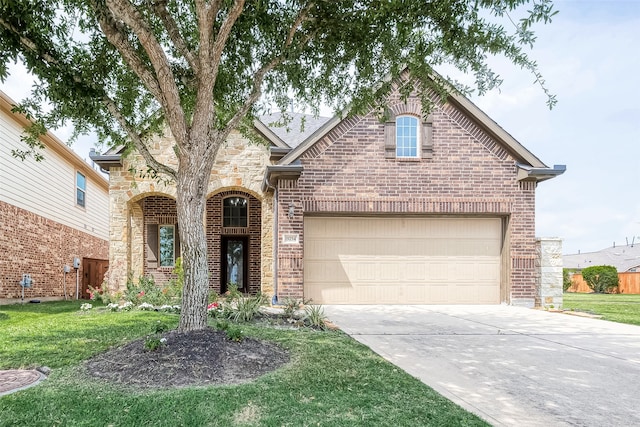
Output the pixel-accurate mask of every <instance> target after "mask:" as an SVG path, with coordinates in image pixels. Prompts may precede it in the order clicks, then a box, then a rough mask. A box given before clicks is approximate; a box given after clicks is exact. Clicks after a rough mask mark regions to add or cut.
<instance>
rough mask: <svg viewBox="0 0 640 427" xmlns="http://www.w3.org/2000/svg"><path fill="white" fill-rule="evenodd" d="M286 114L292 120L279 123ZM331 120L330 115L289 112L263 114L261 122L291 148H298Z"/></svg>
mask: <svg viewBox="0 0 640 427" xmlns="http://www.w3.org/2000/svg"><path fill="white" fill-rule="evenodd" d="M285 115H286V116H287V117H286V118H287V119H290V121H289V122H288V123H286V125H284V126H281V125H278V124H279V123H278V121H279V120H281V119H282V118H283V116H285ZM330 120H331V118H330V117H321V116H318V117H316V116H313V115H311V114H303V113H289V112H287V113H273V114H269V115H266V116H262V117H260V122H259V123H261V124H264V125H266V126H267V127H268V129H269V130H271V132H273V133H274V134H275V135H276V136H277V137H278V138H279V139H280V140H281V141H283V142H284V143H286V144H287V146H288V147H289V148H296V147H297V146H298V145H300V144H301V143H302V142H303V141H305V140H307V139H308V138H309V137H310V136H311V135H313V134H314V133H315V132H316V131H317V130H318V129H320V128H322V126H323V125H324V124H325V123H327V122H328V121H330Z"/></svg>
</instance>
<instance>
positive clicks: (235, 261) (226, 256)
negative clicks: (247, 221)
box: [220, 236, 249, 293]
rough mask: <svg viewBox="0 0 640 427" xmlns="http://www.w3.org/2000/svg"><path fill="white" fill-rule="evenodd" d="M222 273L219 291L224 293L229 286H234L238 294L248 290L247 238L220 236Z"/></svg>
mask: <svg viewBox="0 0 640 427" xmlns="http://www.w3.org/2000/svg"><path fill="white" fill-rule="evenodd" d="M221 243H222V250H221V251H220V252H221V255H222V260H221V263H220V265H221V267H222V269H221V270H222V271H221V273H222V274H220V279H221V283H220V290H221V292H222V293H225V292H226V291H227V289H228V287H229V285H230V284H233V285H236V286H237V287H238V290H239V291H240V292H245V293H246V292H247V290H248V289H249V283H248V280H249V275H248V274H247V272H248V271H249V270H248V268H247V267H248V265H249V238H248V237H247V236H222V242H221Z"/></svg>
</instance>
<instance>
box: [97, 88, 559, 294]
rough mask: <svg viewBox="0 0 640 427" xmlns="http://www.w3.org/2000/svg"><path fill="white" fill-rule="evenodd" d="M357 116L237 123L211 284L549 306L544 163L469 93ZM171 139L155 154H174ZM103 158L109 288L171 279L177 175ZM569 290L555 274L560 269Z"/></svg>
mask: <svg viewBox="0 0 640 427" xmlns="http://www.w3.org/2000/svg"><path fill="white" fill-rule="evenodd" d="M386 116H387V120H386V121H381V119H380V111H379V110H378V109H372V110H371V111H370V112H369V113H368V114H365V115H362V116H353V117H348V118H340V117H334V118H332V119H324V120H322V119H314V118H312V117H310V116H304V118H305V120H304V122H305V128H304V132H299V131H297V130H298V129H299V126H297V124H298V123H300V121H301V120H302V118H303V116H302V115H299V114H293V118H294V121H293V122H292V123H291V124H289V125H288V127H289V128H290V129H291V130H292V131H291V132H287V131H286V129H285V128H277V127H273V126H271V127H269V126H268V125H269V123H270V122H271V121H272V120H274V119H277V117H275V116H274V117H268V118H264V119H263V120H262V122H256V124H255V126H256V130H257V131H258V132H259V133H260V134H262V136H263V137H264V140H265V145H256V144H253V143H249V142H248V141H247V139H246V138H244V137H243V136H242V135H240V134H239V133H237V132H234V133H232V134H231V136H230V137H229V138H228V141H227V144H226V145H225V146H224V147H222V148H221V149H220V151H219V153H218V157H217V161H216V164H215V166H214V168H213V170H212V172H211V179H210V181H209V187H208V191H207V194H208V195H207V199H208V202H207V212H206V217H205V218H204V223H205V227H206V234H207V243H208V257H209V277H210V288H211V289H212V290H215V291H216V292H224V291H225V290H226V289H227V285H228V283H236V284H237V285H238V287H239V288H240V289H241V290H242V291H244V292H249V293H255V292H258V291H262V292H263V293H265V294H267V295H275V296H276V297H277V300H278V301H283V300H284V299H286V298H298V299H300V298H305V299H312V300H313V302H315V303H322V304H329V303H336V304H346V303H353V304H369V303H410V304H445V303H446V304H453V303H462V304H498V303H502V302H506V303H510V304H518V305H525V306H534V305H536V304H540V303H541V295H540V289H539V288H540V286H539V285H538V284H537V281H538V279H539V273H540V272H539V271H538V268H537V265H539V264H538V253H539V250H538V248H537V246H536V245H537V243H536V238H535V189H536V186H537V184H538V182H540V181H543V180H547V179H549V178H553V177H555V176H556V175H559V174H561V173H563V172H564V169H565V168H564V166H557V167H554V168H549V167H547V166H546V165H545V164H544V163H543V162H542V161H540V160H539V159H538V158H537V157H535V156H534V155H533V154H532V153H530V152H529V151H528V150H527V149H525V148H524V147H523V146H522V145H520V144H519V143H518V142H517V141H516V140H515V139H513V137H511V136H510V135H509V134H508V133H507V132H505V131H504V130H503V129H502V128H500V127H499V126H498V125H497V124H496V123H495V122H493V121H492V120H491V119H490V118H489V117H487V116H486V115H485V114H484V113H483V112H482V111H480V110H479V109H478V108H477V107H476V106H475V105H473V104H472V103H471V102H470V101H469V100H468V99H466V98H464V97H462V96H459V95H451V96H450V97H449V99H448V100H447V102H446V103H445V104H444V105H442V106H436V107H434V109H433V111H431V112H430V114H428V115H427V114H426V111H424V110H423V108H422V106H421V103H420V99H419V97H418V96H416V94H412V95H411V96H409V98H408V99H406V100H403V99H402V97H401V95H400V94H399V92H398V91H397V88H396V90H395V91H394V92H393V93H392V94H391V96H390V97H389V98H388V111H387V114H386ZM171 146H172V143H171V138H170V137H169V136H167V137H164V138H158V139H156V140H155V144H154V146H153V147H152V152H153V153H154V154H155V155H157V156H158V158H159V159H160V161H163V162H167V163H169V164H172V165H175V164H176V159H175V158H174V154H173V151H172V148H171ZM92 158H93V159H94V161H95V162H96V163H98V164H100V165H101V166H102V167H104V168H105V169H109V171H110V194H111V225H110V229H111V234H110V241H111V245H110V265H111V269H110V271H109V279H108V282H109V286H110V287H111V289H113V290H116V289H123V287H124V286H125V283H126V280H127V277H128V276H129V275H133V277H138V276H141V275H152V276H154V277H156V279H157V280H159V281H164V280H167V279H168V278H170V277H171V274H172V273H171V272H172V268H173V263H174V260H175V258H176V257H177V256H179V254H180V246H179V230H178V227H177V217H176V207H175V196H176V189H175V186H174V185H171V184H168V183H163V182H156V181H153V180H148V179H143V178H141V177H140V176H135V177H134V176H133V175H132V174H131V173H130V172H129V171H130V170H132V168H135V169H137V170H143V171H144V170H146V167H145V166H144V163H143V162H142V160H141V157H140V156H138V155H129V156H122V155H121V153H120V152H118V151H115V152H108V153H106V154H105V155H93V156H92ZM558 280H559V284H558V287H559V290H560V295H561V292H562V288H561V280H562V279H561V272H560V273H559V274H558Z"/></svg>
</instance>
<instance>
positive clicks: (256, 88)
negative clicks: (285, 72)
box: [218, 2, 315, 140]
mask: <svg viewBox="0 0 640 427" xmlns="http://www.w3.org/2000/svg"><path fill="white" fill-rule="evenodd" d="M313 6H314V3H313V2H311V3H308V4H307V5H306V6H305V7H304V8H303V9H302V10H301V11H300V13H298V16H297V17H296V20H295V21H294V23H293V25H292V26H291V28H290V29H289V32H288V35H287V38H286V40H285V41H284V43H283V45H282V49H281V52H280V55H278V56H276V57H275V58H273V59H272V60H271V61H270V62H269V63H268V64H266V65H264V66H263V67H262V68H260V69H259V70H258V71H257V72H256V73H255V74H254V79H253V88H252V90H251V93H250V94H249V96H247V99H245V101H244V103H243V105H242V107H240V109H239V110H238V111H236V113H235V114H234V115H233V117H232V118H231V119H230V120H229V121H228V122H227V125H226V126H225V130H224V131H223V132H220V133H219V135H218V137H219V138H221V140H224V139H226V138H227V136H229V133H230V132H231V129H235V128H236V126H238V124H239V123H240V121H241V120H242V118H243V117H245V116H246V115H247V113H248V112H249V110H250V109H251V106H252V105H253V104H255V103H256V102H257V101H258V99H260V96H261V95H262V83H263V81H264V76H265V75H266V74H267V73H268V72H269V71H271V70H273V69H274V68H275V67H277V66H278V65H280V63H282V61H284V59H285V53H286V51H287V50H288V49H289V48H290V47H291V45H292V43H293V38H294V36H295V34H296V33H297V31H298V29H299V28H300V25H301V24H302V22H304V21H305V20H306V19H307V17H308V14H309V12H310V11H311V8H312V7H313ZM314 35H315V33H311V34H307V36H306V37H305V38H304V39H303V40H302V41H301V42H300V43H299V46H300V47H302V46H304V45H306V44H307V43H309V41H310V40H311V39H312V38H313V37H314Z"/></svg>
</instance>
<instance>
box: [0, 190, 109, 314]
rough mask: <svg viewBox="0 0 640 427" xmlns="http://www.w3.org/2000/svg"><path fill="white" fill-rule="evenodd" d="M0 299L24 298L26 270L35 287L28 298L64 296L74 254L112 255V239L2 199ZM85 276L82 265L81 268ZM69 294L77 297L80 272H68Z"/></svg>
mask: <svg viewBox="0 0 640 427" xmlns="http://www.w3.org/2000/svg"><path fill="white" fill-rule="evenodd" d="M0 253H2V256H1V257H0V300H2V299H7V300H9V301H6V302H11V300H13V299H17V298H21V295H22V287H21V286H20V285H19V282H20V280H22V274H31V278H32V279H33V287H32V288H25V292H24V297H25V299H27V298H28V299H33V298H43V299H62V298H64V281H65V277H64V273H63V267H64V266H65V265H68V266H73V258H74V257H78V258H81V259H82V258H95V259H107V258H108V242H107V241H106V240H102V239H99V238H97V237H95V236H92V235H90V234H87V233H84V232H82V231H80V230H76V229H74V228H71V227H68V226H66V225H62V224H60V223H58V222H55V221H52V220H49V219H46V218H44V217H42V216H39V215H36V214H34V213H32V212H29V211H26V210H24V209H20V208H18V207H16V206H13V205H10V204H7V203H5V202H1V201H0ZM79 274H80V277H81V278H82V274H83V271H82V267H80V271H79ZM66 285H67V295H68V296H69V297H75V288H76V272H75V270H74V269H73V268H72V269H71V272H70V273H68V274H67V275H66Z"/></svg>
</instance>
